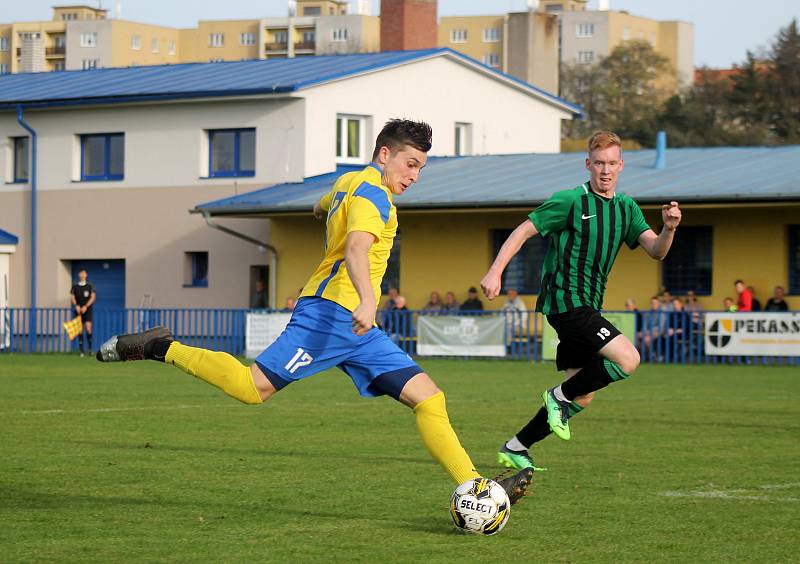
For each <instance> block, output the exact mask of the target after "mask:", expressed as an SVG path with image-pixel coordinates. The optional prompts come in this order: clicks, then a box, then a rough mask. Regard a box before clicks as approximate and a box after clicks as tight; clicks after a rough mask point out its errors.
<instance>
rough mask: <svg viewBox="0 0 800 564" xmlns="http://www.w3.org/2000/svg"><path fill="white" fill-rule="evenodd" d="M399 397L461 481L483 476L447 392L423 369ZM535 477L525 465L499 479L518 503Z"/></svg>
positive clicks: (432, 447)
mask: <svg viewBox="0 0 800 564" xmlns="http://www.w3.org/2000/svg"><path fill="white" fill-rule="evenodd" d="M421 398H424V399H421ZM399 399H400V401H402V402H403V403H405V404H406V405H408V406H410V407H412V408H413V410H414V415H415V416H416V419H417V428H418V429H419V433H420V435H421V436H422V442H423V443H425V447H426V448H427V449H428V452H429V453H430V455H431V456H432V457H433V458H434V460H436V461H437V462H438V463H439V464H441V466H442V467H443V468H444V469H445V470H446V471H447V473H448V474H450V476H451V477H452V478H453V480H455V482H456V483H457V484H463V483H464V482H466V481H467V480H471V479H473V478H480V477H481V475H480V474H479V473H478V471H477V470H476V469H475V465H474V464H473V463H472V460H471V459H470V457H469V455H468V454H467V452H466V451H465V450H464V447H462V446H461V443H460V442H459V440H458V436H456V433H455V431H454V430H453V427H452V425H451V424H450V418H449V417H448V415H447V407H446V404H445V398H444V393H443V392H442V391H441V390H439V389H438V388H437V387H436V385H435V384H434V383H433V381H432V380H431V379H430V378H429V377H428V375H427V374H424V373H420V374H417V375H416V376H414V378H412V379H411V380H409V382H408V383H407V384H406V385H405V386H404V387H403V391H402V392H401V394H400V398H399ZM532 477H533V471H531V470H530V469H528V468H525V469H523V470H521V471H520V472H518V473H517V474H515V475H514V476H511V477H509V478H506V479H504V480H498V483H499V484H500V485H501V486H502V487H503V489H505V490H506V493H507V494H508V497H509V499H510V500H511V503H512V504H514V503H516V502H517V501H519V500H520V499H521V498H522V497H523V496H524V495H525V493H526V492H527V489H528V486H530V483H531V479H532Z"/></svg>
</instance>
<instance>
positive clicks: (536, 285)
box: [492, 229, 548, 294]
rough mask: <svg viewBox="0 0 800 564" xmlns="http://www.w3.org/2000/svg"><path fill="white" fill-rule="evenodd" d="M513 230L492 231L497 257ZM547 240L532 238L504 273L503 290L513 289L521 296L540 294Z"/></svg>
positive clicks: (494, 254) (493, 246)
mask: <svg viewBox="0 0 800 564" xmlns="http://www.w3.org/2000/svg"><path fill="white" fill-rule="evenodd" d="M511 231H512V230H511V229H493V230H492V248H493V250H494V253H493V254H492V256H497V253H498V252H499V251H500V247H502V246H503V243H505V242H506V239H508V236H509V235H511ZM547 241H548V240H547V238H545V237H531V238H530V239H528V240H527V241H526V242H525V244H524V245H522V248H521V249H520V250H519V252H518V253H517V254H516V255H515V256H514V258H512V259H511V262H509V263H508V266H507V267H506V269H505V271H504V272H503V278H502V284H503V288H505V289H508V288H513V289H515V290H516V291H517V292H519V293H520V294H538V293H539V290H540V289H541V283H542V263H543V262H544V256H545V254H547Z"/></svg>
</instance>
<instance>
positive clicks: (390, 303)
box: [381, 288, 400, 311]
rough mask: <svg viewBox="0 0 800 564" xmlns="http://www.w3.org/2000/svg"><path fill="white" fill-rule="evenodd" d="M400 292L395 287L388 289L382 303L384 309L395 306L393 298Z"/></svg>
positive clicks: (388, 309) (387, 309)
mask: <svg viewBox="0 0 800 564" xmlns="http://www.w3.org/2000/svg"><path fill="white" fill-rule="evenodd" d="M399 293H400V292H399V291H398V290H397V288H389V291H388V292H387V294H386V301H385V302H384V304H383V308H381V309H383V310H384V311H392V310H393V309H394V308H395V300H396V299H397V295H398V294H399Z"/></svg>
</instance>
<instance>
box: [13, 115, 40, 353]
mask: <svg viewBox="0 0 800 564" xmlns="http://www.w3.org/2000/svg"><path fill="white" fill-rule="evenodd" d="M17 122H18V123H19V124H20V125H21V126H22V127H23V128H24V129H25V130H26V131H27V132H28V133H30V134H31V311H32V313H31V318H30V320H29V325H30V327H29V331H28V340H29V343H30V345H31V349H32V350H33V349H35V345H36V161H37V154H36V150H37V144H36V141H37V136H36V131H34V129H33V128H32V127H31V126H30V125H28V124H27V123H26V122H25V118H24V116H23V107H22V104H18V105H17Z"/></svg>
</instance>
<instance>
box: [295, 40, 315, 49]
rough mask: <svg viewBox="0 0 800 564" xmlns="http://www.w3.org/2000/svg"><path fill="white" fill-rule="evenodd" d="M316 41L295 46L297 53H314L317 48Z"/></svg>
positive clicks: (303, 42)
mask: <svg viewBox="0 0 800 564" xmlns="http://www.w3.org/2000/svg"><path fill="white" fill-rule="evenodd" d="M316 45H317V44H316V42H314V41H300V42H298V43H295V44H294V50H295V51H313V50H314V49H315V48H316Z"/></svg>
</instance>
